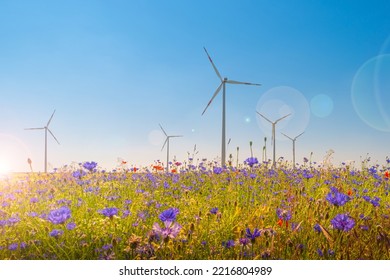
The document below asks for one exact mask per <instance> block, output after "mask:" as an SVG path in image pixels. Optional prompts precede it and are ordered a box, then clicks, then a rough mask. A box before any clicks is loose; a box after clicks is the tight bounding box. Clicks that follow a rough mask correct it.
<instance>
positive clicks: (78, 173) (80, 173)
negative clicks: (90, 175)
mask: <svg viewBox="0 0 390 280" xmlns="http://www.w3.org/2000/svg"><path fill="white" fill-rule="evenodd" d="M86 174H87V173H85V171H84V170H76V171H74V172H73V173H72V176H73V177H74V178H76V179H81V177H83V176H85V175H86Z"/></svg>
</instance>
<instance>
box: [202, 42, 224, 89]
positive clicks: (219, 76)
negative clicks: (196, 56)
mask: <svg viewBox="0 0 390 280" xmlns="http://www.w3.org/2000/svg"><path fill="white" fill-rule="evenodd" d="M203 48H204V51H205V52H206V54H207V56H208V58H209V60H210V62H211V65H213V68H214V70H215V73H216V74H217V76H218V78H219V79H220V80H221V82H222V80H223V79H222V76H221V74H219V72H218V69H217V67H215V65H214V62H213V60H212V59H211V57H210V55H209V53H208V52H207V50H206V48H205V47H203Z"/></svg>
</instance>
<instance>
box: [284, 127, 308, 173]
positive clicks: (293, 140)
mask: <svg viewBox="0 0 390 280" xmlns="http://www.w3.org/2000/svg"><path fill="white" fill-rule="evenodd" d="M303 133H304V132H302V133H301V134H299V135H298V136H296V137H295V138H291V137H289V136H287V135H286V134H284V133H283V132H282V134H283V135H284V136H286V137H287V138H288V139H290V140H291V141H292V142H293V168H295V140H297V138H298V137H299V136H301V135H302V134H303Z"/></svg>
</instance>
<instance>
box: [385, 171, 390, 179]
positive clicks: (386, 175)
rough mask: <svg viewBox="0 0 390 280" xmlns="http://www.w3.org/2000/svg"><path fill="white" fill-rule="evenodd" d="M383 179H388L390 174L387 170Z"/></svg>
mask: <svg viewBox="0 0 390 280" xmlns="http://www.w3.org/2000/svg"><path fill="white" fill-rule="evenodd" d="M385 178H387V179H389V178H390V172H389V171H388V170H387V171H386V172H385Z"/></svg>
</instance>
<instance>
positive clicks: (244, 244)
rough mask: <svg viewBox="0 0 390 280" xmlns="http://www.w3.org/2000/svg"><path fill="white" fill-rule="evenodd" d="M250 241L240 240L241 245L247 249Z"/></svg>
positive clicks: (246, 239)
mask: <svg viewBox="0 0 390 280" xmlns="http://www.w3.org/2000/svg"><path fill="white" fill-rule="evenodd" d="M249 241H250V240H249V239H248V238H246V237H244V238H240V241H239V242H240V244H241V245H242V246H243V247H246V246H247V245H248V244H249Z"/></svg>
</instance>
